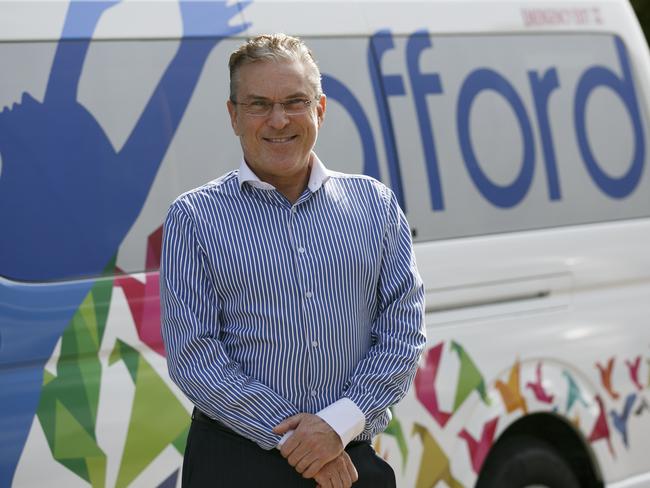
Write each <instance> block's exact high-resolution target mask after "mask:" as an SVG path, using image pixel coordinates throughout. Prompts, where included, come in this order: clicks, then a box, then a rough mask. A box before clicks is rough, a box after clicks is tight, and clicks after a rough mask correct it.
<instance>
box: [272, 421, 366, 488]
mask: <svg viewBox="0 0 650 488" xmlns="http://www.w3.org/2000/svg"><path fill="white" fill-rule="evenodd" d="M290 430H293V434H292V435H291V436H290V437H289V438H288V439H287V440H286V441H285V443H284V444H283V445H282V447H281V448H280V452H281V453H282V456H284V458H285V459H286V460H287V461H288V462H289V464H290V465H291V466H293V467H294V468H295V470H296V471H297V472H298V473H300V474H301V475H302V476H303V478H314V479H315V480H316V482H317V483H318V486H319V488H350V486H352V483H354V482H355V481H357V479H358V475H357V470H356V469H355V467H354V464H352V460H351V459H350V457H349V456H348V454H347V453H346V452H345V451H344V450H343V444H342V442H341V438H340V437H339V435H338V434H337V433H336V432H335V431H334V430H333V429H332V428H331V427H330V426H329V425H328V424H327V422H325V421H324V420H323V419H321V418H320V417H319V416H317V415H313V414H309V413H299V414H298V415H294V416H293V417H289V418H288V419H286V420H284V421H283V422H281V423H280V424H278V425H277V426H276V427H275V428H274V429H273V431H274V432H275V433H276V434H279V435H283V434H285V433H287V432H289V431H290Z"/></svg>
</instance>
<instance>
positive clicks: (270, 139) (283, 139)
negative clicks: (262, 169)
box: [262, 136, 298, 144]
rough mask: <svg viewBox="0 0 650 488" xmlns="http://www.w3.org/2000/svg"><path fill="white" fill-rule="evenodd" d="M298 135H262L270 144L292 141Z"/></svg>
mask: <svg viewBox="0 0 650 488" xmlns="http://www.w3.org/2000/svg"><path fill="white" fill-rule="evenodd" d="M296 137H298V136H285V137H263V138H262V139H264V141H266V142H270V143H271V144H286V143H287V142H291V141H293V140H294V139H295V138H296Z"/></svg>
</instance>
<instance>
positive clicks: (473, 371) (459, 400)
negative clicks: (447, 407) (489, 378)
mask: <svg viewBox="0 0 650 488" xmlns="http://www.w3.org/2000/svg"><path fill="white" fill-rule="evenodd" d="M451 350H452V351H454V352H456V354H458V359H459V360H460V373H459V374H458V385H457V386H456V398H455V400H454V413H455V412H456V410H458V409H459V408H460V406H461V405H462V404H463V402H464V401H465V400H466V399H467V397H468V396H469V395H470V393H472V391H474V390H476V391H478V393H479V395H480V396H481V400H483V403H485V404H486V405H489V404H490V399H489V398H488V395H487V391H486V389H485V380H484V379H483V375H482V374H481V372H480V371H479V370H478V368H477V367H476V365H475V364H474V361H472V358H470V357H469V354H467V352H465V349H463V346H461V345H460V344H458V343H457V342H455V341H452V342H451Z"/></svg>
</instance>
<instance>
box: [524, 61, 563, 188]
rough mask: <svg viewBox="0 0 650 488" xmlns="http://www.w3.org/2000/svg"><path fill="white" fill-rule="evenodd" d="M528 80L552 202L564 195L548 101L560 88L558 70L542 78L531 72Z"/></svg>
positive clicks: (547, 71)
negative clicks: (533, 101)
mask: <svg viewBox="0 0 650 488" xmlns="http://www.w3.org/2000/svg"><path fill="white" fill-rule="evenodd" d="M528 80H529V81H530V90H531V91H532V92H533V100H535V113H536V115H537V125H538V126H539V135H540V138H541V139H542V151H543V152H544V164H545V166H546V182H547V184H548V196H549V198H550V199H551V200H560V199H561V198H562V193H561V191H560V180H559V178H558V175H557V163H556V160H555V147H554V146H553V135H552V133H551V123H550V121H549V119H548V100H549V98H550V96H551V93H552V92H553V90H556V89H557V88H558V87H559V86H560V82H559V81H558V77H557V70H556V69H555V68H551V69H549V70H546V73H544V76H542V77H541V78H540V76H539V73H537V72H536V71H529V72H528Z"/></svg>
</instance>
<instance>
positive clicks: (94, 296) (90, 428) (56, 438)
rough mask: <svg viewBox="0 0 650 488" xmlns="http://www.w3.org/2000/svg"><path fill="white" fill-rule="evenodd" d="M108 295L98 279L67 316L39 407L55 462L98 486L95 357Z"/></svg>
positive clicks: (100, 461)
mask: <svg viewBox="0 0 650 488" xmlns="http://www.w3.org/2000/svg"><path fill="white" fill-rule="evenodd" d="M109 268H112V263H111V265H110V266H109ZM112 292H113V283H112V281H111V280H98V281H97V284H96V285H95V286H94V287H93V288H92V289H91V290H90V292H89V293H88V295H87V297H86V299H85V300H84V301H83V303H82V304H81V306H80V307H79V309H78V310H77V313H75V315H74V316H73V317H72V320H71V321H70V325H69V326H68V327H67V328H66V330H65V331H64V332H63V337H62V338H61V353H60V356H59V360H58V362H57V374H56V375H53V374H51V373H49V372H48V371H47V370H46V371H45V373H44V378H43V389H42V390H41V399H40V404H39V406H38V419H39V421H40V423H41V426H42V428H43V432H44V433H45V436H46V438H47V441H48V444H49V446H50V450H51V452H52V456H53V457H54V459H56V460H57V461H58V462H60V463H61V464H63V465H64V466H66V467H67V468H68V469H70V470H71V471H73V472H74V473H75V474H77V475H78V476H79V477H81V478H83V479H85V480H86V481H88V482H89V483H90V484H91V485H92V486H98V487H103V486H104V480H105V478H106V454H105V452H104V451H103V450H102V449H101V447H100V446H99V445H98V444H97V436H96V426H97V406H98V403H99V388H100V384H101V378H102V366H101V364H100V361H99V357H98V355H99V351H100V349H101V344H102V339H103V338H104V331H105V330H106V319H107V316H108V307H109V304H110V302H111V295H112Z"/></svg>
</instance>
